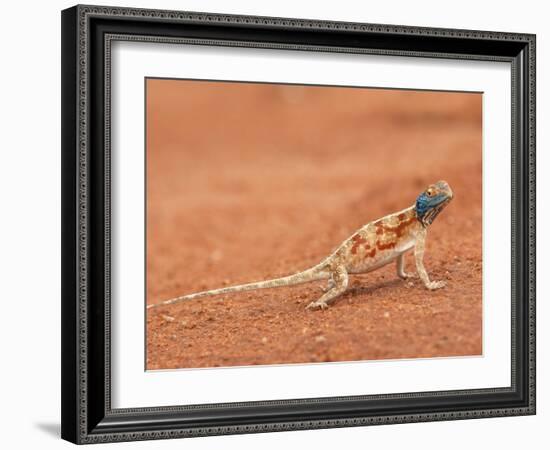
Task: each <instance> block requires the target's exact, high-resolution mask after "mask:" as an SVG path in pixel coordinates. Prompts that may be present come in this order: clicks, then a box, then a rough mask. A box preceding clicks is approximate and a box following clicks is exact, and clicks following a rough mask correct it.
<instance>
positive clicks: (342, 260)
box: [147, 181, 453, 309]
mask: <svg viewBox="0 0 550 450" xmlns="http://www.w3.org/2000/svg"><path fill="white" fill-rule="evenodd" d="M452 198H453V192H452V190H451V188H450V186H449V185H448V184H447V183H446V182H445V181H438V182H437V183H435V184H432V185H430V186H428V187H427V188H426V190H424V191H423V192H422V193H421V194H420V195H419V196H418V197H417V199H416V202H415V204H414V205H412V206H410V207H409V208H406V209H404V210H402V211H398V212H396V213H393V214H389V215H387V216H385V217H383V218H381V219H378V220H375V221H373V222H369V223H367V224H366V225H364V226H363V227H361V228H360V229H359V230H357V231H356V232H355V233H354V234H353V235H352V236H350V237H349V238H348V239H346V240H345V241H344V242H342V244H340V246H339V247H338V248H337V249H336V250H335V251H334V252H333V253H332V254H331V255H330V256H328V257H327V258H325V259H323V260H322V261H321V262H320V263H319V264H317V265H316V266H313V267H311V268H310V269H307V270H304V271H302V272H299V273H296V274H294V275H289V276H286V277H282V278H275V279H272V280H267V281H259V282H256V283H248V284H241V285H238V286H229V287H224V288H220V289H212V290H209V291H203V292H197V293H195V294H188V295H183V296H181V297H176V298H173V299H170V300H166V301H163V302H161V303H157V304H153V305H149V306H147V308H153V307H158V306H162V305H170V304H173V303H176V302H180V301H183V300H192V299H195V298H200V297H205V296H209V295H218V294H228V293H231V292H243V291H250V290H254V289H267V288H275V287H284V286H294V285H297V284H302V283H308V282H310V281H315V280H323V279H327V280H328V287H327V288H326V289H324V294H323V295H322V296H321V298H319V299H318V300H316V301H313V302H311V303H310V304H309V305H308V306H307V308H308V309H314V308H321V309H325V308H327V307H328V305H329V303H330V302H332V301H333V300H334V299H335V298H337V297H338V296H340V295H341V294H342V293H344V292H345V291H346V289H347V287H348V281H349V275H350V274H357V273H367V272H371V271H373V270H376V269H378V268H379V267H382V266H385V265H386V264H388V263H390V262H392V261H394V260H395V261H396V263H397V264H396V268H397V275H398V276H399V277H400V278H402V279H407V278H409V277H411V276H413V275H410V274H408V273H406V272H405V266H404V254H405V253H406V252H407V251H408V250H411V249H413V248H414V256H415V261H416V270H417V272H418V275H419V276H420V279H421V280H422V282H423V283H424V286H426V288H427V289H430V290H433V289H439V288H442V287H443V286H445V282H444V281H430V278H429V276H428V273H427V272H426V268H425V267H424V262H423V259H424V249H425V243H426V234H427V231H428V227H429V225H431V224H432V222H433V221H434V219H435V218H436V217H437V215H438V214H439V213H440V212H441V211H442V210H443V208H445V206H447V204H448V203H449V202H450V201H451V200H452Z"/></svg>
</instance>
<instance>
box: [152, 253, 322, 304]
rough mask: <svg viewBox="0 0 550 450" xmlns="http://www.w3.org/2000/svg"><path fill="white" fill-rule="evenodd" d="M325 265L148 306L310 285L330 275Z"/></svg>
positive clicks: (183, 296)
mask: <svg viewBox="0 0 550 450" xmlns="http://www.w3.org/2000/svg"><path fill="white" fill-rule="evenodd" d="M323 269H324V265H323V264H322V263H321V264H318V265H316V266H314V267H312V268H311V269H307V270H304V271H303V272H298V273H295V274H294V275H289V276H287V277H282V278H274V279H273V280H266V281H258V282H256V283H248V284H240V285H238V286H228V287H224V288H220V289H212V290H210V291H202V292H196V293H194V294H188V295H182V296H181V297H176V298H172V299H170V300H165V301H163V302H160V303H155V304H153V305H148V306H147V309H150V308H156V307H158V306H165V305H171V304H173V303H177V302H181V301H184V300H193V299H195V298H200V297H207V296H209V295H218V294H228V293H230V292H244V291H251V290H254V289H268V288H276V287H283V286H294V285H296V284H302V283H308V282H310V281H315V280H321V279H323V278H327V276H328V273H327V272H326V271H325V270H323Z"/></svg>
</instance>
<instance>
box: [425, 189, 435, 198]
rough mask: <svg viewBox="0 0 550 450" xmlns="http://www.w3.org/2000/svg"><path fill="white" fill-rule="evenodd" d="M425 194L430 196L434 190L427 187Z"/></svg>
mask: <svg viewBox="0 0 550 450" xmlns="http://www.w3.org/2000/svg"><path fill="white" fill-rule="evenodd" d="M426 195H427V196H428V197H431V196H432V195H434V191H433V190H432V189H428V190H427V191H426Z"/></svg>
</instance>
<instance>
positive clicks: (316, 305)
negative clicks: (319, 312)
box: [306, 300, 328, 309]
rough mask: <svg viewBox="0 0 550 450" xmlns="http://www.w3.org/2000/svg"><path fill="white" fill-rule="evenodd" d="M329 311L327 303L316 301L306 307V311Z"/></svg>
mask: <svg viewBox="0 0 550 450" xmlns="http://www.w3.org/2000/svg"><path fill="white" fill-rule="evenodd" d="M316 308H319V309H327V308H328V305H327V304H326V303H325V302H320V301H318V300H317V301H315V302H311V303H310V304H309V305H307V306H306V309H316Z"/></svg>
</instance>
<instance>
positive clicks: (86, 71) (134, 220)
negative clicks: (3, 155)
mask: <svg viewBox="0 0 550 450" xmlns="http://www.w3.org/2000/svg"><path fill="white" fill-rule="evenodd" d="M62 110H63V112H62V114H63V116H62V210H63V212H62V214H63V216H62V226H63V239H62V246H63V248H62V256H63V267H62V277H63V279H62V437H63V438H64V439H67V440H69V441H72V442H75V443H79V444H80V443H96V442H110V441H132V440H142V439H165V438H176V437H192V436H206V435H216V434H231V433H252V432H267V431H284V430H300V429H312V428H328V427H345V426H362V425H375V424H390V423H403V422H421V421H438V420H453V419H468V418H483V417H495V416H509V415H528V414H534V413H535V36H534V35H532V34H516V33H508V32H487V31H470V30H451V29H434V28H419V27H405V26H395V25H376V24H365V23H346V22H329V21H313V20H303V19H286V18H271V17H252V16H232V15H217V14H205V13H192V12H180V11H158V10H144V9H127V8H112V7H99V6H75V7H73V8H70V9H67V10H64V11H63V12H62Z"/></svg>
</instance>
